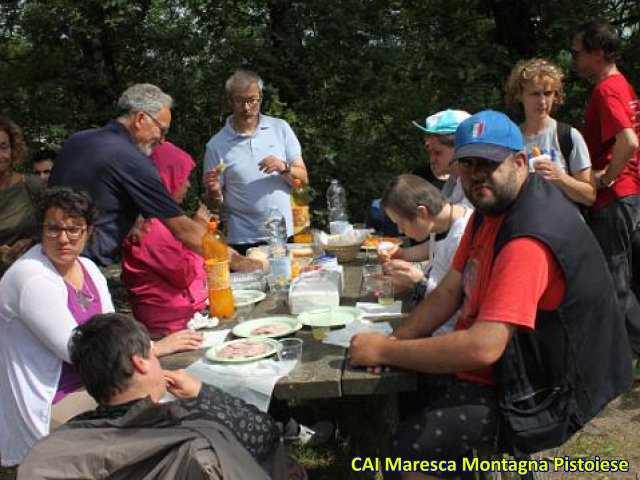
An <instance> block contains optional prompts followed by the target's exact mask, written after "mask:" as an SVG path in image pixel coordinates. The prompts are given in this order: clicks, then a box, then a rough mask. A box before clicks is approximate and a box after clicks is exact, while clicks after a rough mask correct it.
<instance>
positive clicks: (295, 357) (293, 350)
mask: <svg viewBox="0 0 640 480" xmlns="http://www.w3.org/2000/svg"><path fill="white" fill-rule="evenodd" d="M303 344H304V342H303V341H302V339H301V338H284V339H282V340H280V348H278V360H279V361H281V362H299V361H300V359H301V358H302V345H303Z"/></svg>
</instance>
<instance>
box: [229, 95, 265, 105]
mask: <svg viewBox="0 0 640 480" xmlns="http://www.w3.org/2000/svg"><path fill="white" fill-rule="evenodd" d="M232 100H233V103H235V104H236V105H238V106H240V107H242V106H244V105H248V106H250V107H254V106H256V105H257V104H258V103H259V102H260V100H262V97H233V98H232Z"/></svg>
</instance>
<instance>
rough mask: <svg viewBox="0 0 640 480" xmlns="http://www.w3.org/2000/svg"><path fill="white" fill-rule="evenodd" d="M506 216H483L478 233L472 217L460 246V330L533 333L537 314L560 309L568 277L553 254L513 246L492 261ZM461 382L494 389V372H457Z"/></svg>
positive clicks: (521, 242) (534, 244)
mask: <svg viewBox="0 0 640 480" xmlns="http://www.w3.org/2000/svg"><path fill="white" fill-rule="evenodd" d="M503 220H504V215H501V216H497V217H489V216H485V217H484V219H483V221H482V223H481V224H480V227H479V228H478V229H477V231H476V232H475V234H473V238H471V237H472V234H471V230H472V228H473V218H472V219H471V220H470V221H469V222H468V223H467V229H466V231H465V233H464V235H463V237H462V240H461V241H460V245H459V246H458V250H457V251H456V255H455V257H454V259H453V268H454V269H455V270H456V271H458V272H460V273H461V274H462V275H463V280H462V285H463V289H464V301H463V304H462V307H461V315H460V319H459V320H458V322H457V324H456V330H466V329H469V328H470V327H471V326H472V325H473V324H474V323H475V322H476V321H478V320H482V321H492V322H504V323H510V324H513V325H517V326H519V327H523V328H527V329H533V328H534V327H535V320H536V313H537V310H538V309H542V310H553V309H556V308H558V307H559V306H560V303H561V302H562V300H563V299H564V295H565V291H566V282H565V278H564V274H563V272H562V269H561V268H560V265H559V264H558V261H557V260H556V258H555V257H554V255H553V254H552V253H551V250H549V248H548V247H547V246H546V245H545V244H544V243H542V242H540V241H539V240H536V239H534V238H531V237H520V238H516V239H513V240H511V241H509V242H508V243H507V244H506V245H505V246H504V247H503V248H502V250H501V251H500V253H499V254H498V256H497V257H496V259H495V262H494V260H493V254H494V252H493V247H494V245H495V241H496V236H497V234H498V230H499V229H500V226H501V225H502V222H503ZM457 375H458V377H459V378H460V379H463V380H469V381H473V382H479V383H485V384H489V385H490V384H491V383H492V380H491V368H484V369H479V370H473V371H468V372H458V373H457Z"/></svg>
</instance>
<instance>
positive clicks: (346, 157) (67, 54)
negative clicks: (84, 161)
mask: <svg viewBox="0 0 640 480" xmlns="http://www.w3.org/2000/svg"><path fill="white" fill-rule="evenodd" d="M594 15H601V16H605V17H606V18H608V19H610V20H611V21H613V22H615V23H616V25H618V26H619V27H620V28H621V31H622V32H623V34H624V36H625V39H626V40H627V42H626V44H625V50H624V52H623V54H624V57H623V58H624V61H623V62H622V63H621V67H622V68H623V70H624V71H625V73H627V74H628V76H629V78H630V79H631V80H632V81H633V82H635V83H636V85H640V68H638V67H639V66H640V65H639V63H640V32H639V30H638V22H639V19H640V7H639V6H638V4H637V2H635V1H620V0H617V1H613V0H594V1H592V2H581V3H580V2H569V3H567V2H565V1H563V0H528V1H519V2H504V1H498V0H447V1H444V0H423V1H415V0H351V1H348V2H343V1H337V0H308V1H305V2H302V1H295V0H248V1H243V2H238V1H235V0H233V1H232V0H220V1H216V2H211V1H208V0H88V1H79V0H47V1H43V0H20V1H19V0H5V1H4V2H3V3H2V4H0V39H1V40H0V84H1V85H2V86H3V88H2V89H0V110H1V111H2V112H4V113H7V114H9V115H10V116H11V117H13V118H14V119H15V120H16V121H17V122H18V123H19V124H21V125H23V126H24V128H25V132H26V134H27V138H28V139H29V140H30V142H32V143H47V144H61V143H62V142H63V140H64V139H65V138H66V137H67V136H68V135H69V134H70V133H72V132H74V131H76V130H80V129H84V128H88V127H91V126H96V125H101V124H103V123H104V122H105V121H106V120H107V119H109V118H110V117H111V116H112V115H113V113H114V104H115V101H116V100H117V97H118V96H119V94H120V93H121V92H122V90H123V89H124V88H126V87H127V86H128V85H130V84H132V83H135V82H141V81H145V82H152V83H156V84H158V85H159V86H160V87H162V88H163V89H164V90H166V91H167V92H169V93H171V95H173V96H174V98H175V100H176V102H175V108H174V112H173V113H174V115H173V122H172V126H171V133H170V139H171V140H172V141H174V142H175V143H176V144H178V145H180V146H181V147H183V148H185V149H186V150H187V151H189V152H190V153H191V154H192V155H193V156H194V158H196V160H198V162H199V163H201V159H202V156H203V153H204V146H205V144H206V142H207V141H208V139H209V138H210V137H211V136H212V135H213V134H214V133H215V132H216V131H217V130H218V129H219V128H220V127H221V126H222V124H223V122H224V120H225V118H226V116H227V115H228V114H229V107H228V105H227V102H226V98H225V93H224V82H225V80H226V78H227V77H228V76H229V75H230V73H231V72H232V71H233V70H234V69H235V68H238V67H246V68H252V69H254V70H256V71H258V72H259V73H260V74H261V76H262V77H263V78H264V79H265V81H266V98H265V104H264V111H265V112H267V113H269V114H273V115H276V116H278V117H282V118H285V119H287V120H288V121H289V122H290V123H291V125H292V127H293V129H294V131H295V132H296V134H297V135H298V137H299V139H300V141H301V143H302V145H303V154H304V158H305V161H306V162H307V165H308V168H309V172H310V177H311V182H312V183H311V187H312V191H313V193H314V194H315V197H314V198H315V200H314V202H313V207H314V210H315V211H316V212H317V214H318V215H317V218H318V219H319V218H321V217H322V211H323V209H324V208H325V200H324V192H325V191H326V188H327V187H328V184H329V181H330V179H331V178H332V177H337V178H340V179H341V181H342V183H344V185H345V186H346V188H347V189H348V192H349V203H350V205H349V207H350V211H351V217H352V219H353V220H354V221H362V220H363V218H364V212H365V209H366V206H367V204H368V202H369V200H370V199H371V198H374V197H376V196H379V195H380V193H381V192H382V190H383V188H384V185H385V184H386V183H387V182H388V181H389V180H390V179H391V178H392V177H393V176H394V175H397V174H399V173H402V172H407V171H412V170H415V169H416V168H419V167H421V166H424V165H425V164H426V163H427V161H428V160H427V155H426V152H425V151H424V149H423V148H422V147H421V146H420V145H419V143H418V140H419V139H420V136H421V135H420V133H419V132H418V131H417V130H416V129H415V128H414V127H413V126H412V125H411V121H412V120H419V121H421V120H422V119H424V117H425V116H426V115H428V114H431V113H434V112H435V111H438V110H441V109H444V108H447V107H452V108H461V109H466V110H468V111H472V112H473V111H477V110H479V109H482V108H496V109H501V108H502V103H503V83H504V80H505V79H506V77H507V75H508V73H509V71H510V69H511V68H512V66H513V65H514V64H515V62H516V61H517V60H519V59H520V58H522V57H523V56H526V55H531V54H532V53H535V54H537V55H542V56H545V57H548V58H551V59H553V60H555V61H556V62H558V63H559V64H560V65H562V66H563V67H564V68H565V70H566V71H567V73H568V75H567V77H566V79H567V82H566V89H567V102H566V105H565V107H564V108H563V109H562V110H561V111H560V112H559V114H558V117H559V118H561V119H563V120H567V121H570V122H572V123H574V124H576V123H578V122H579V120H580V118H581V115H582V111H583V108H584V101H585V99H586V94H587V88H586V86H585V85H584V84H582V83H581V82H580V81H579V80H578V79H577V78H576V77H575V76H574V75H573V73H572V72H571V70H570V57H569V55H568V48H569V45H570V40H571V29H572V28H573V27H574V26H575V25H576V24H578V23H580V22H582V21H584V20H585V19H586V18H588V17H591V16H594ZM200 174H201V171H200V170H199V171H198V172H197V174H196V177H198V178H199V176H200ZM200 188H201V187H200V186H197V187H196V188H195V189H194V195H197V194H199V193H200V192H199V189H200ZM191 204H194V201H193V200H192V202H191Z"/></svg>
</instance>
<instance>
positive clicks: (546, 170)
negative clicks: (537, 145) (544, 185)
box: [529, 155, 564, 182]
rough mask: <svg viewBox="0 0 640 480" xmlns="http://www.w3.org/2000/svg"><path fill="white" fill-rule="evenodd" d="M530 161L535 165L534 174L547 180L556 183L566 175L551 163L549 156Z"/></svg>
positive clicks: (540, 156) (541, 156)
mask: <svg viewBox="0 0 640 480" xmlns="http://www.w3.org/2000/svg"><path fill="white" fill-rule="evenodd" d="M529 161H530V162H532V164H533V170H534V172H535V173H537V174H538V175H541V176H542V178H544V179H546V180H549V181H551V182H554V181H556V180H559V179H560V177H562V175H564V172H563V171H562V170H561V169H559V168H558V165H557V164H556V163H555V162H552V161H551V157H549V155H539V156H537V157H534V158H532V159H531V160H529Z"/></svg>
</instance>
